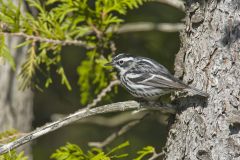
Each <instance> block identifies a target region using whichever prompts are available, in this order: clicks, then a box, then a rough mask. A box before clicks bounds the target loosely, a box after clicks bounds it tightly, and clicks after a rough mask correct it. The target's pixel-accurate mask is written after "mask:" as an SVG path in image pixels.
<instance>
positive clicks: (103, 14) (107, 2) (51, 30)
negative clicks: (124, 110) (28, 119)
mask: <svg viewBox="0 0 240 160" xmlns="http://www.w3.org/2000/svg"><path fill="white" fill-rule="evenodd" d="M145 1H147V0H96V1H92V0H46V1H40V0H26V3H27V5H29V6H30V7H31V8H32V9H34V10H36V11H37V14H36V15H32V14H31V13H29V12H27V13H22V12H21V8H22V7H23V1H22V0H19V4H13V2H12V1H11V0H5V1H3V0H0V56H1V57H3V58H4V59H5V60H6V61H8V62H9V64H10V65H11V66H12V68H13V69H14V68H15V64H14V59H13V57H12V56H11V53H10V52H9V50H8V48H7V46H6V44H5V43H4V41H5V36H6V35H10V36H14V35H15V36H16V35H18V36H22V37H24V38H25V40H24V41H23V42H22V43H21V44H19V45H18V46H16V47H23V46H28V47H29V49H28V53H27V57H26V60H25V63H24V64H23V65H22V69H21V72H20V74H19V75H18V79H19V82H20V89H22V90H24V89H26V88H27V87H30V86H31V87H37V88H39V84H38V81H37V80H35V79H34V76H35V74H36V71H39V72H40V73H42V76H43V77H45V86H44V87H49V85H51V84H52V83H53V79H52V76H51V71H52V70H53V69H54V70H55V72H56V73H57V74H58V75H59V76H60V79H61V84H63V85H65V86H66V87H67V89H68V90H71V89H72V88H71V84H70V83H69V80H68V77H67V76H66V74H65V70H64V67H63V65H62V56H61V50H62V48H63V46H65V45H76V46H80V47H82V48H84V49H85V51H82V53H80V54H84V55H86V56H85V57H86V58H84V59H82V60H81V64H80V65H79V67H78V68H77V73H78V75H79V79H78V85H79V90H80V93H81V98H80V101H81V103H82V104H87V103H88V102H89V101H90V100H91V99H92V98H93V97H94V95H96V94H98V93H99V92H100V90H101V89H102V88H104V87H106V86H107V84H108V83H109V81H110V80H111V79H112V78H113V76H112V75H109V72H107V68H106V67H104V66H103V64H104V63H106V62H107V61H108V60H109V59H111V56H112V54H114V51H115V47H114V42H113V37H114V35H115V33H116V31H117V28H118V26H119V24H121V23H122V22H123V21H124V20H123V19H122V18H121V17H120V16H121V15H125V14H126V13H127V11H128V9H134V8H138V7H139V6H140V5H142V4H143V3H144V2H145ZM34 80H35V81H34ZM40 88H42V87H40Z"/></svg>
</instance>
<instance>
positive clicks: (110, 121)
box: [52, 112, 146, 127]
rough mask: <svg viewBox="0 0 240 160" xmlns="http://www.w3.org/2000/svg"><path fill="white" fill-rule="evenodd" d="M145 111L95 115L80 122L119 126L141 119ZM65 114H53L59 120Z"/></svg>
mask: <svg viewBox="0 0 240 160" xmlns="http://www.w3.org/2000/svg"><path fill="white" fill-rule="evenodd" d="M145 114H146V113H145V112H139V113H138V114H132V113H131V112H123V113H120V114H117V115H115V116H111V117H106V116H103V115H99V116H94V117H88V118H86V119H83V120H81V121H78V123H80V124H83V123H87V124H95V125H101V126H104V127H117V126H120V125H123V124H125V123H127V122H129V121H133V120H137V119H140V118H141V117H142V116H143V115H145ZM63 116H64V115H62V114H54V115H53V116H52V120H54V121H55V120H58V119H60V118H62V117H63Z"/></svg>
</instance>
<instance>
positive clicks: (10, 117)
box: [0, 0, 33, 132]
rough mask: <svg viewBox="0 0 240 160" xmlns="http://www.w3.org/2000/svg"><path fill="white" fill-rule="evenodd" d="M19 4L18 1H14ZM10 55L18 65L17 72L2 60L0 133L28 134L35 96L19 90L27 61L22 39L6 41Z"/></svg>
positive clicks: (0, 70) (0, 72)
mask: <svg viewBox="0 0 240 160" xmlns="http://www.w3.org/2000/svg"><path fill="white" fill-rule="evenodd" d="M13 2H14V3H16V4H18V3H17V2H18V0H13ZM6 43H7V45H8V48H9V50H10V53H11V54H12V55H13V57H14V59H15V63H16V71H13V70H12V69H11V67H10V65H9V64H8V63H7V62H5V61H4V60H3V59H2V58H0V62H1V63H0V90H1V92H0V132H3V131H6V130H10V129H13V128H14V129H17V130H19V131H21V132H28V131H29V130H30V129H31V122H32V117H33V112H32V106H33V94H32V92H31V91H30V89H27V90H25V91H20V90H19V83H18V80H17V75H18V73H19V72H20V68H21V65H22V63H23V61H24V59H25V56H26V53H27V48H26V47H23V48H18V49H16V45H17V44H19V43H21V38H18V37H11V38H10V37H8V38H7V40H6Z"/></svg>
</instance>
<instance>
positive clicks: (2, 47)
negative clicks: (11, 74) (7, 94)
mask: <svg viewBox="0 0 240 160" xmlns="http://www.w3.org/2000/svg"><path fill="white" fill-rule="evenodd" d="M0 57H2V58H4V59H5V60H7V61H8V62H9V64H10V65H11V67H12V69H14V70H15V68H16V66H15V62H14V59H13V57H12V55H11V54H10V52H9V49H8V48H7V46H6V44H5V37H4V36H3V35H0Z"/></svg>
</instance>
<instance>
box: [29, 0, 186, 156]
mask: <svg viewBox="0 0 240 160" xmlns="http://www.w3.org/2000/svg"><path fill="white" fill-rule="evenodd" d="M183 17H184V13H183V12H181V11H180V10H178V9H176V8H173V7H170V6H167V5H165V4H161V3H157V2H151V3H146V4H145V5H143V6H141V7H140V8H139V9H135V10H132V11H129V12H128V14H127V15H126V16H124V19H125V23H128V22H155V23H165V22H167V23H177V22H181V20H182V19H183ZM115 42H116V48H117V53H120V52H126V53H131V54H134V55H141V56H146V57H149V58H153V59H155V60H157V61H158V62H160V63H161V64H163V65H164V66H166V67H167V68H168V69H169V70H170V71H171V72H172V73H173V65H174V56H175V54H176V53H177V52H178V50H179V45H180V40H179V33H177V32H175V33H164V32H159V31H151V32H131V33H127V34H119V35H117V36H116V38H115ZM83 53H84V52H83V51H82V50H81V49H79V48H78V47H65V48H64V49H63V52H62V55H63V65H64V67H65V69H66V74H67V76H68V78H69V79H70V82H71V85H72V88H73V90H72V91H71V92H69V91H68V90H67V89H66V87H64V86H62V85H61V84H60V80H59V79H56V78H55V79H54V83H53V85H52V86H51V87H50V88H48V89H46V90H45V91H44V92H39V91H35V98H34V115H35V118H34V123H33V128H36V127H39V126H41V125H43V124H45V123H47V122H49V121H51V116H52V115H54V114H56V113H61V114H69V113H73V112H75V111H76V110H78V109H80V108H81V107H82V106H81V105H80V103H79V97H80V96H79V89H78V86H77V85H76V84H77V79H78V76H77V71H76V68H77V66H78V65H79V64H80V63H81V59H82V57H84V54H83ZM55 77H57V76H55ZM129 99H133V97H132V96H131V95H130V94H129V93H127V92H126V91H125V90H124V89H123V88H121V87H119V92H118V94H116V95H114V98H113V99H111V101H110V100H107V101H104V102H101V104H107V103H110V102H118V101H124V100H129ZM113 115H116V114H110V115H109V114H108V115H107V116H113ZM160 116H164V115H161V114H154V115H151V116H150V117H147V118H146V119H145V120H144V121H143V122H142V123H141V124H139V125H137V126H136V127H135V128H133V129H132V130H130V131H129V132H128V133H126V134H124V135H123V136H121V137H120V138H118V139H117V140H116V141H114V143H112V144H110V146H116V145H118V144H120V143H122V142H124V141H126V140H128V141H129V142H130V144H131V146H130V147H128V148H127V152H128V153H132V154H131V156H133V157H136V151H138V150H140V149H142V148H143V147H144V146H147V145H152V146H154V147H156V149H157V151H160V150H161V149H162V147H163V146H164V144H165V142H166V136H167V126H166V125H164V124H163V123H162V122H159V119H158V118H159V117H160ZM120 127H121V126H117V127H103V126H99V125H94V124H87V123H75V124H72V125H70V126H67V127H64V128H62V129H59V130H57V131H55V132H53V133H50V134H48V135H45V136H43V137H41V138H39V139H37V140H36V141H34V142H33V144H32V146H33V157H34V159H36V160H46V159H50V158H49V157H50V155H51V153H53V152H54V151H55V150H56V149H57V148H59V147H60V146H62V145H65V144H66V142H71V143H75V144H78V145H79V146H81V148H82V149H84V150H87V149H88V145H87V144H88V142H93V141H103V140H104V139H105V138H106V137H107V136H109V135H110V134H111V133H113V132H114V131H117V130H118V129H119V128H120ZM131 158H132V157H129V158H128V159H131Z"/></svg>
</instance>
